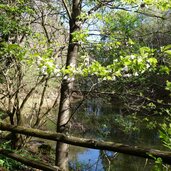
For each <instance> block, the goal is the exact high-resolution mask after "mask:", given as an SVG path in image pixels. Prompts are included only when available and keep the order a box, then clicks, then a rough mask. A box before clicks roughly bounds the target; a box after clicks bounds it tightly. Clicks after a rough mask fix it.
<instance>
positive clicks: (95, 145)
mask: <svg viewBox="0 0 171 171" xmlns="http://www.w3.org/2000/svg"><path fill="white" fill-rule="evenodd" d="M0 130H4V131H10V132H13V133H20V134H24V135H27V136H33V137H39V138H43V139H48V140H53V141H60V142H63V143H66V144H70V145H75V146H80V147H87V148H92V149H100V150H109V151H114V152H119V153H124V154H129V155H133V156H138V157H143V158H149V159H154V158H153V157H157V158H158V157H160V158H161V159H162V161H163V162H165V163H167V164H170V165H171V152H170V151H161V150H156V149H149V148H143V147H138V146H130V145H126V144H121V143H115V142H106V141H97V140H93V139H85V138H78V137H73V136H67V135H64V134H61V133H54V132H50V131H42V130H38V129H32V128H26V127H22V126H14V125H10V124H7V123H4V122H0ZM149 154H150V155H149ZM151 156H153V157H151Z"/></svg>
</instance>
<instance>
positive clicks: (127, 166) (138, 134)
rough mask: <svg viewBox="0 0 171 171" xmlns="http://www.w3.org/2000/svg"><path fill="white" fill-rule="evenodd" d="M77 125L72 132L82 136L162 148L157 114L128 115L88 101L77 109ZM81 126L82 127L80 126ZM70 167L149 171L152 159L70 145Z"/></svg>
mask: <svg viewBox="0 0 171 171" xmlns="http://www.w3.org/2000/svg"><path fill="white" fill-rule="evenodd" d="M75 120H76V121H78V123H79V124H78V123H77V124H76V125H77V127H74V126H73V127H74V128H73V131H71V133H72V134H73V135H76V136H80V137H85V138H94V139H98V140H107V141H113V142H120V143H124V144H129V145H137V146H141V147H149V148H156V149H164V147H163V145H162V142H161V140H160V139H159V133H158V129H159V124H160V123H162V120H163V119H162V118H161V117H159V116H146V115H145V114H141V115H134V114H127V113H125V112H123V111H122V110H121V109H119V108H116V107H115V106H112V105H111V104H104V103H103V102H102V101H87V102H85V103H84V105H83V106H82V107H81V108H80V109H79V110H78V111H77V112H76V114H75ZM80 125H81V126H80ZM69 154H70V156H69V158H70V166H71V168H73V169H72V170H74V171H151V170H152V169H153V167H154V163H153V161H151V160H147V159H143V158H139V157H134V156H129V155H124V154H120V153H113V152H109V151H101V150H94V149H87V148H81V147H75V146H71V148H70V153H69Z"/></svg>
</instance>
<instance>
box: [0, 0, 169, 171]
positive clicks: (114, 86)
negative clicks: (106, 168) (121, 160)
mask: <svg viewBox="0 0 171 171" xmlns="http://www.w3.org/2000/svg"><path fill="white" fill-rule="evenodd" d="M170 9H171V2H169V1H167V0H157V1H156V0H144V1H143V0H103V1H100V0H95V1H91V0H72V1H71V0H59V1H58V0H50V1H48V0H0V118H1V123H7V124H10V125H11V126H13V125H15V126H24V127H27V128H34V129H40V130H47V129H48V128H47V125H48V123H49V121H52V122H53V123H54V124H55V125H56V128H55V129H56V132H57V133H62V134H63V133H64V134H65V135H69V134H72V135H74V130H76V131H77V135H78V132H79V137H80V135H82V133H85V137H86V138H89V137H88V136H86V131H92V130H94V131H95V128H94V127H93V124H94V123H93V122H92V121H96V124H97V123H98V126H99V127H101V128H104V127H105V128H107V129H110V126H111V124H112V120H114V119H116V118H114V116H106V117H102V118H100V119H98V118H96V116H95V115H90V116H86V117H85V116H84V117H83V116H82V115H81V114H79V112H78V111H79V109H80V107H81V106H83V107H84V104H85V103H84V102H85V101H87V100H88V101H89V103H92V104H93V101H94V100H95V101H98V102H99V103H100V105H106V104H107V105H109V106H116V109H118V112H119V114H120V116H121V117H122V116H125V115H127V116H129V117H130V118H131V119H134V120H136V116H137V115H142V117H143V119H144V120H146V121H147V122H146V125H147V126H149V127H150V126H151V127H154V128H156V129H155V131H160V137H161V139H162V140H163V143H164V145H165V146H167V147H168V148H169V149H170V148H171V141H170V137H171V125H170V117H171V108H170V105H171V101H170V100H171V97H170V91H171V78H170V70H171V23H170V22H171V11H170ZM147 116H156V117H158V116H162V117H163V123H162V124H161V125H158V123H157V122H155V121H154V122H148V119H147ZM110 117H111V118H110ZM118 121H119V122H118V124H119V125H122V126H123V130H129V129H130V128H128V127H127V125H126V124H124V122H125V120H124V119H120V120H118ZM91 128H92V129H91ZM1 129H2V130H4V129H5V128H1ZM132 129H136V125H135V127H132ZM7 130H8V129H7ZM8 131H9V130H8ZM97 132H98V134H99V135H101V136H103V129H101V132H100V131H99V128H98V130H97V131H96V133H97ZM17 133H18V132H17ZM1 137H2V143H1V145H0V148H1V150H3V149H4V150H7V149H8V150H12V151H13V152H15V153H16V154H17V153H19V152H20V153H21V154H22V155H25V156H27V155H30V156H31V155H32V154H31V153H29V150H28V146H30V144H29V143H30V142H33V141H31V138H32V137H31V136H24V135H19V134H16V132H15V131H12V132H11V133H9V132H5V131H1ZM3 138H4V139H3ZM90 138H91V137H90ZM123 143H124V142H123ZM137 145H138V144H137ZM1 150H0V153H1V154H3V152H1ZM54 151H55V152H54V154H53V157H52V156H50V157H52V159H51V161H53V162H51V163H49V164H50V165H51V166H53V165H56V166H59V168H61V169H63V170H68V169H72V168H68V159H67V156H68V145H67V144H64V143H62V142H57V144H56V150H54ZM37 153H38V152H37ZM4 155H5V153H4V154H3V155H2V156H1V158H0V166H2V167H4V169H5V167H6V169H9V170H14V169H15V167H16V168H17V169H20V170H22V169H23V168H22V167H24V166H22V165H21V164H18V163H16V162H14V161H11V159H8V158H6V157H4ZM45 156H48V154H46V155H45ZM54 156H55V157H54ZM156 161H157V159H156ZM7 162H9V163H10V164H7ZM159 164H161V166H162V162H161V161H160V162H159ZM156 168H157V169H160V168H159V167H156ZM168 168H169V166H168ZM24 169H25V170H26V169H29V168H28V167H26V166H25V168H24ZM56 169H57V168H56Z"/></svg>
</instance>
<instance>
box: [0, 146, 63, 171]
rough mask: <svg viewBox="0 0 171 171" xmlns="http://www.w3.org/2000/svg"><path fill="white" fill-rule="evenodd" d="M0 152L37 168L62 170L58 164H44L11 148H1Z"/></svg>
mask: <svg viewBox="0 0 171 171" xmlns="http://www.w3.org/2000/svg"><path fill="white" fill-rule="evenodd" d="M0 154H1V155H4V156H6V157H9V158H11V159H14V160H16V161H18V162H21V163H22V164H25V165H27V166H31V167H33V168H36V169H41V170H46V171H58V170H59V171H60V169H59V168H57V167H56V166H54V167H52V166H50V165H47V164H44V163H42V162H39V161H36V160H31V159H28V158H26V157H23V156H20V155H18V154H16V153H14V152H12V151H10V150H4V149H2V148H0Z"/></svg>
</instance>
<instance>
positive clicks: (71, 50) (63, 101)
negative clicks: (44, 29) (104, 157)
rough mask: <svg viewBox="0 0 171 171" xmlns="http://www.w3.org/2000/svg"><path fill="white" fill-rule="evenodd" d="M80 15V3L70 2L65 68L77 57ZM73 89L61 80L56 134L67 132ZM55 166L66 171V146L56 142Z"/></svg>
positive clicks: (78, 1) (76, 0) (70, 84)
mask: <svg viewBox="0 0 171 171" xmlns="http://www.w3.org/2000/svg"><path fill="white" fill-rule="evenodd" d="M80 13H81V1H80V0H73V1H72V11H71V15H70V16H69V18H70V21H69V27H70V38H69V45H68V52H67V60H66V68H67V67H68V66H69V65H72V66H75V65H76V60H77V57H78V49H79V45H78V42H77V41H75V42H74V39H73V38H74V37H73V33H74V32H77V31H79V30H80V27H79V25H78V20H79V19H78V16H79V15H80ZM73 87H74V83H73V81H68V80H67V79H63V81H62V84H61V97H60V104H59V111H58V119H57V132H59V133H64V132H65V133H67V131H68V127H69V126H68V121H69V118H70V97H71V94H72V90H73ZM55 164H56V165H57V166H58V167H60V168H61V169H63V170H68V145H67V144H64V143H61V142H57V144H56V161H55Z"/></svg>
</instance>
